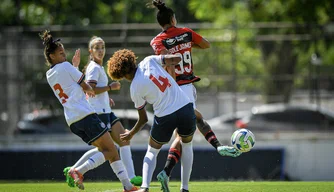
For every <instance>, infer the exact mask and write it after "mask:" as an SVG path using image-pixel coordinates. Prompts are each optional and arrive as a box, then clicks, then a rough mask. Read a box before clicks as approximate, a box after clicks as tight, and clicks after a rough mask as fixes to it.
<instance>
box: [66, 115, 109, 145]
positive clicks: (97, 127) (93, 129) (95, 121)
mask: <svg viewBox="0 0 334 192" xmlns="http://www.w3.org/2000/svg"><path fill="white" fill-rule="evenodd" d="M70 129H71V131H72V133H74V134H76V135H78V136H79V137H80V138H81V139H82V140H83V141H84V142H86V143H88V145H91V143H92V142H94V141H95V140H97V139H98V138H100V137H101V136H102V135H103V134H104V133H105V132H107V131H108V130H109V129H108V127H107V126H106V124H105V123H103V122H102V121H101V120H100V119H99V117H98V116H97V114H96V113H93V114H90V115H87V116H86V117H85V118H83V119H81V120H80V121H77V122H75V123H72V124H71V125H70Z"/></svg>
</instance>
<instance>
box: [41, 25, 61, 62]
mask: <svg viewBox="0 0 334 192" xmlns="http://www.w3.org/2000/svg"><path fill="white" fill-rule="evenodd" d="M39 36H40V38H41V39H42V41H43V45H44V46H45V48H44V57H45V59H46V61H47V64H48V65H52V60H51V57H50V54H52V53H54V52H55V51H56V49H57V47H59V46H62V44H61V43H60V39H56V40H54V39H53V37H52V35H51V33H50V31H49V30H45V31H43V32H42V33H40V34H39Z"/></svg>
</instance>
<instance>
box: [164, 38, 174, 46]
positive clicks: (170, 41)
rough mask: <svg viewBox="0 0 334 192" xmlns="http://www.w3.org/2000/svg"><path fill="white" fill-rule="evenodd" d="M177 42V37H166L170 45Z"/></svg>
mask: <svg viewBox="0 0 334 192" xmlns="http://www.w3.org/2000/svg"><path fill="white" fill-rule="evenodd" d="M175 42H176V39H175V38H172V39H166V43H167V44H168V45H173V44H174V43H175Z"/></svg>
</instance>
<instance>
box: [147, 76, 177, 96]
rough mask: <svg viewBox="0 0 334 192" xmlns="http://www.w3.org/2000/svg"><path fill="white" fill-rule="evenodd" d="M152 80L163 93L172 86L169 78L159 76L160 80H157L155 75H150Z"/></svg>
mask: <svg viewBox="0 0 334 192" xmlns="http://www.w3.org/2000/svg"><path fill="white" fill-rule="evenodd" d="M150 79H151V80H152V81H153V83H154V84H156V85H157V86H158V87H159V89H160V91H161V92H165V90H166V89H167V87H170V86H172V85H171V84H170V83H169V81H168V78H167V77H161V76H159V78H158V79H159V80H158V79H157V78H155V77H154V76H153V75H150Z"/></svg>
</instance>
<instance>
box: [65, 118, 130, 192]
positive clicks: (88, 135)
mask: <svg viewBox="0 0 334 192" xmlns="http://www.w3.org/2000/svg"><path fill="white" fill-rule="evenodd" d="M70 128H71V131H72V132H73V133H74V134H76V135H78V136H79V137H81V138H82V139H83V140H84V141H85V142H86V143H88V144H92V145H94V146H96V147H97V148H98V150H99V152H97V153H95V154H94V155H92V156H91V157H90V158H89V159H88V160H87V161H86V162H84V163H83V164H82V165H80V166H78V167H76V168H75V169H71V171H70V172H69V175H70V176H71V177H72V178H73V179H74V181H75V184H76V185H77V186H78V187H79V188H80V189H84V186H83V174H85V173H86V172H87V171H88V170H91V169H94V168H96V167H98V166H99V165H101V164H103V163H104V162H105V161H106V160H109V161H110V162H111V164H113V163H115V164H117V163H116V162H120V164H121V165H120V166H118V167H117V169H118V170H116V171H115V170H114V172H116V173H119V172H124V174H123V175H117V176H118V177H119V178H120V180H121V181H122V183H123V186H125V188H126V189H127V190H130V189H132V187H133V186H132V184H131V183H130V182H129V179H128V176H127V173H126V170H125V168H124V166H123V164H122V162H121V161H120V160H119V156H118V152H117V149H116V147H115V145H114V143H113V141H112V139H111V136H110V134H109V133H108V130H109V128H108V127H107V126H106V125H105V124H104V123H102V122H101V120H100V119H99V118H98V116H97V115H96V114H92V115H89V116H87V117H85V118H84V119H82V120H80V121H78V122H76V123H73V124H72V125H71V126H70ZM112 167H113V166H112ZM113 169H114V168H113ZM124 178H127V182H126V180H125V179H124Z"/></svg>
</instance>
